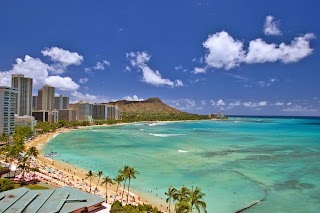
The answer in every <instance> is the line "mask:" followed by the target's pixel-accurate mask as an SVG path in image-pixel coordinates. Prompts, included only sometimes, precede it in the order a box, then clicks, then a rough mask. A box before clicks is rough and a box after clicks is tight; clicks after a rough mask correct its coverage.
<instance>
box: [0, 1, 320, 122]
mask: <svg viewBox="0 0 320 213" xmlns="http://www.w3.org/2000/svg"><path fill="white" fill-rule="evenodd" d="M319 8H320V2H319V1H317V0H306V1H303V2H302V1H298V0H283V1H279V0H269V1H256V0H243V1H237V0H233V1H231V0H224V1H215V0H177V1H172V0H171V1H169V0H161V1H150V0H137V1H123V0H109V1H102V0H96V1H84V0H68V1H65V0H55V1H41V0H39V1H33V0H29V1H0V30H1V32H0V85H2V86H10V85H11V74H13V73H18V74H24V75H25V76H26V77H31V78H33V79H34V87H33V93H34V94H37V90H38V89H39V88H41V87H42V86H43V85H45V84H49V85H52V86H54V87H56V94H61V95H66V96H69V97H70V99H71V101H72V102H76V101H80V100H82V101H88V102H92V103H97V102H108V101H114V100H122V99H126V100H145V99H147V98H150V97H159V98H160V99H161V100H162V101H163V102H164V103H166V104H169V105H170V106H173V107H175V108H178V109H180V110H183V111H186V112H192V113H197V114H209V113H215V112H218V111H221V112H223V113H224V114H227V115H283V116H295V115H296V116H320V93H319V91H320V70H319V67H320V60H319V59H320V57H319V56H320V54H319V36H320V27H319V20H320V13H319V11H318V9H319Z"/></svg>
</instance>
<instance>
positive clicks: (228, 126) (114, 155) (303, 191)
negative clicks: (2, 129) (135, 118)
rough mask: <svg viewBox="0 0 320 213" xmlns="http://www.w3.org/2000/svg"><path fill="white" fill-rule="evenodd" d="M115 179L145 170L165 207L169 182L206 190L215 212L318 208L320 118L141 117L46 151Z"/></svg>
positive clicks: (134, 184)
mask: <svg viewBox="0 0 320 213" xmlns="http://www.w3.org/2000/svg"><path fill="white" fill-rule="evenodd" d="M50 151H54V152H58V153H59V154H60V156H59V157H57V159H58V160H60V161H64V162H68V163H69V164H73V165H76V166H78V167H82V168H84V169H86V170H93V171H98V170H102V171H103V172H104V173H105V174H107V175H109V176H111V177H115V176H116V175H117V172H118V170H119V169H120V168H123V166H124V165H129V166H132V167H134V168H135V169H136V170H138V171H139V173H140V174H138V175H137V178H136V179H134V180H132V181H131V188H132V190H133V191H134V192H137V193H139V194H141V195H142V196H143V197H146V198H148V200H151V201H152V202H157V203H162V205H166V204H165V199H166V196H165V194H164V193H165V192H166V191H167V189H168V187H170V186H173V187H176V188H180V187H181V186H183V185H184V186H187V187H189V188H191V187H196V186H198V187H200V188H201V189H202V192H204V193H205V194H206V195H205V197H204V200H205V201H206V203H207V210H208V212H209V213H214V212H219V213H231V212H236V211H238V210H240V209H242V208H244V207H246V206H248V205H251V204H253V203H255V202H257V201H259V200H260V201H261V202H260V203H259V204H257V205H254V206H253V207H251V208H249V209H247V210H246V211H245V212H259V213H269V212H291V213H294V212H297V213H303V212H308V213H309V212H319V209H320V163H319V158H320V118H281V117H230V118H229V119H228V120H223V121H214V120H209V121H192V122H189V121H188V122H141V123H133V124H128V125H122V126H97V127H88V128H85V129H79V130H76V131H71V132H67V133H64V134H60V135H58V136H56V137H54V138H53V139H51V140H50V142H49V143H47V144H46V146H45V147H44V150H43V152H44V153H46V152H50Z"/></svg>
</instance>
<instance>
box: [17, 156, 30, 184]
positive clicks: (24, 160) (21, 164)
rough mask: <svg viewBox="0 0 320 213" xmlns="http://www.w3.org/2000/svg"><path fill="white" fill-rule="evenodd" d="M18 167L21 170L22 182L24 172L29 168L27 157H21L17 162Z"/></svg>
mask: <svg viewBox="0 0 320 213" xmlns="http://www.w3.org/2000/svg"><path fill="white" fill-rule="evenodd" d="M18 168H19V169H21V170H22V182H24V174H25V172H26V171H28V170H29V169H30V165H29V162H28V158H27V157H23V158H22V159H21V161H20V162H19V166H18Z"/></svg>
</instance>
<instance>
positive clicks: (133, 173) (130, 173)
mask: <svg viewBox="0 0 320 213" xmlns="http://www.w3.org/2000/svg"><path fill="white" fill-rule="evenodd" d="M137 174H139V172H138V171H137V170H135V169H134V168H133V167H129V168H128V170H127V178H128V179H129V183H128V194H127V203H128V200H129V193H130V180H131V178H133V179H136V175H137Z"/></svg>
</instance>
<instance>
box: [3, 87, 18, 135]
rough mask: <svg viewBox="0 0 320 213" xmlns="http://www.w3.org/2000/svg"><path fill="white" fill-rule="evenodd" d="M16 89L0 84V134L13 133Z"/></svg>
mask: <svg viewBox="0 0 320 213" xmlns="http://www.w3.org/2000/svg"><path fill="white" fill-rule="evenodd" d="M17 94H18V90H17V89H15V88H11V87H3V86H0V134H3V133H5V134H7V135H9V136H12V135H13V134H14V114H15V111H16V95H17Z"/></svg>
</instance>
